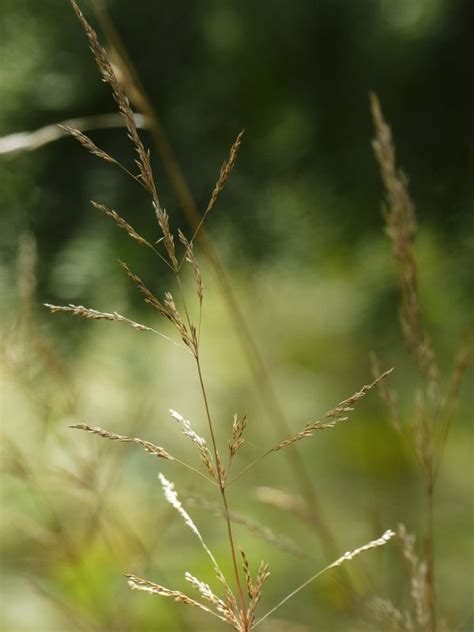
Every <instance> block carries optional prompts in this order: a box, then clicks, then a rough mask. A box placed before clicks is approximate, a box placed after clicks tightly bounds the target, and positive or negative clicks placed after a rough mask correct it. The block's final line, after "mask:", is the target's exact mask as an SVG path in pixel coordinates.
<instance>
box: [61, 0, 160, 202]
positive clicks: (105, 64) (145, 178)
mask: <svg viewBox="0 0 474 632" xmlns="http://www.w3.org/2000/svg"><path fill="white" fill-rule="evenodd" d="M71 4H72V6H73V8H74V11H75V13H76V15H77V17H78V19H79V21H80V22H81V24H82V27H83V29H84V31H85V33H86V36H87V39H88V41H89V47H90V49H91V51H92V54H93V55H94V58H95V60H96V63H97V65H98V67H99V70H100V72H101V74H102V78H103V80H104V81H105V82H106V83H108V84H109V86H110V87H111V88H112V94H113V96H114V99H115V101H116V103H117V105H118V108H119V111H120V113H121V115H122V116H123V118H124V120H125V124H126V127H127V131H128V136H129V138H130V140H131V141H132V143H133V146H134V147H135V151H136V152H137V155H138V160H137V161H136V163H137V165H138V168H139V178H140V180H141V181H142V182H143V184H144V186H145V188H146V189H147V190H148V192H149V193H150V195H151V196H152V198H153V201H154V202H156V204H157V205H158V206H159V201H158V194H157V191H156V187H155V183H154V179H153V173H152V169H151V164H150V156H149V153H148V152H147V151H146V150H145V148H144V146H143V143H142V141H141V139H140V136H139V134H138V130H137V126H136V124H135V120H134V115H133V112H132V108H131V107H130V103H129V100H128V97H127V95H126V94H125V91H124V89H123V87H122V85H121V84H120V82H119V81H118V79H117V76H116V75H115V72H114V69H113V67H112V64H111V63H110V60H109V58H108V55H107V52H106V51H105V49H104V48H103V47H102V45H101V44H100V42H99V39H98V37H97V34H96V32H95V31H94V29H93V28H92V27H91V26H90V24H89V23H88V22H87V20H86V19H85V17H84V15H83V14H82V12H81V10H80V8H79V6H78V4H77V3H76V2H75V0H71Z"/></svg>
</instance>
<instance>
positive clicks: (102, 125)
mask: <svg viewBox="0 0 474 632" xmlns="http://www.w3.org/2000/svg"><path fill="white" fill-rule="evenodd" d="M134 120H135V125H136V126H137V127H138V128H139V129H142V128H146V127H147V126H148V122H147V120H146V119H145V117H144V116H143V114H134ZM116 127H124V122H123V118H122V117H121V115H120V114H118V113H116V112H113V113H110V114H95V115H93V116H81V117H78V118H73V119H67V120H66V121H61V122H60V123H57V124H53V125H46V126H45V127H40V128H39V129H36V130H34V131H33V132H16V133H15V134H9V135H8V136H2V137H1V138H0V154H13V153H16V152H18V151H34V150H35V149H39V148H40V147H43V146H44V145H48V144H49V143H54V142H55V141H57V140H59V139H60V138H64V137H65V136H69V134H70V132H69V131H68V130H67V128H71V129H75V130H79V131H80V132H87V131H92V130H101V129H112V128H116ZM118 166H120V167H121V168H122V165H118ZM129 175H132V174H130V173H129ZM132 177H135V176H132Z"/></svg>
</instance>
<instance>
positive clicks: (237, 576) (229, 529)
mask: <svg viewBox="0 0 474 632" xmlns="http://www.w3.org/2000/svg"><path fill="white" fill-rule="evenodd" d="M196 366H197V370H198V375H199V384H200V387H201V393H202V396H203V400H204V407H205V409H206V416H207V421H208V424H209V432H210V434H211V441H212V449H213V452H214V459H215V466H216V472H217V477H218V481H219V489H220V492H221V497H222V502H223V504H224V513H225V519H226V523H227V534H228V537H229V545H230V551H231V555H232V563H233V566H234V573H235V579H236V582H237V588H238V591H239V597H240V607H241V613H242V621H243V625H244V631H245V632H248V629H249V628H248V621H247V610H246V607H245V599H244V592H243V590H242V583H241V581H240V574H239V568H238V564H237V555H236V553H235V545H234V536H233V533H232V524H231V519H230V512H229V505H228V502H227V496H226V493H225V481H224V480H223V478H222V473H221V469H220V467H219V454H218V451H217V442H216V437H215V434H214V426H213V423H212V417H211V413H210V409H209V402H208V399H207V393H206V388H205V386H204V380H203V377H202V371H201V363H200V360H199V354H196Z"/></svg>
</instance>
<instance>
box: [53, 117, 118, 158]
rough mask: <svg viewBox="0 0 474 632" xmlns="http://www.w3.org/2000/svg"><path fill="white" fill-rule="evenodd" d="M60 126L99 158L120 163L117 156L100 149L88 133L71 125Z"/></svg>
mask: <svg viewBox="0 0 474 632" xmlns="http://www.w3.org/2000/svg"><path fill="white" fill-rule="evenodd" d="M58 127H59V128H60V129H62V130H63V131H64V132H66V133H67V134H70V135H71V136H72V137H73V138H75V139H76V140H77V141H78V142H79V143H80V144H81V145H82V146H83V147H84V149H86V150H87V151H88V152H90V153H91V154H93V155H94V156H97V158H100V159H101V160H105V161H106V162H109V163H110V164H113V165H118V162H117V160H115V158H112V156H110V155H109V154H108V153H107V152H106V151H104V150H103V149H100V147H97V145H96V144H95V143H94V142H93V141H92V140H91V139H90V138H89V136H86V134H84V133H83V132H81V131H80V130H78V129H74V128H73V127H69V125H58Z"/></svg>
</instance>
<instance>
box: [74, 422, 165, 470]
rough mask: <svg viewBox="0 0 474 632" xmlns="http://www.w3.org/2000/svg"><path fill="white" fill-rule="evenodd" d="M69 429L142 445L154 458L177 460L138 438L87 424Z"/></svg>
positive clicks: (158, 447) (75, 425) (161, 449)
mask: <svg viewBox="0 0 474 632" xmlns="http://www.w3.org/2000/svg"><path fill="white" fill-rule="evenodd" d="M69 427H70V428H74V429H76V430H84V431H85V432H90V433H91V434H95V435H97V436H99V437H102V438H103V439H109V440H110V441H119V442H121V443H136V444H137V445H141V446H142V448H143V449H144V450H145V451H146V452H148V453H149V454H152V455H153V456H156V457H158V458H160V459H167V460H169V461H174V460H175V459H174V457H172V456H171V454H169V453H168V452H167V451H166V450H164V449H163V448H161V447H160V446H157V445H155V444H154V443H150V441H144V440H143V439H139V438H138V437H127V436H126V435H120V434H115V433H114V432H109V431H108V430H104V429H103V428H98V427H93V426H89V425H87V424H74V425H72V426H69Z"/></svg>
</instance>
